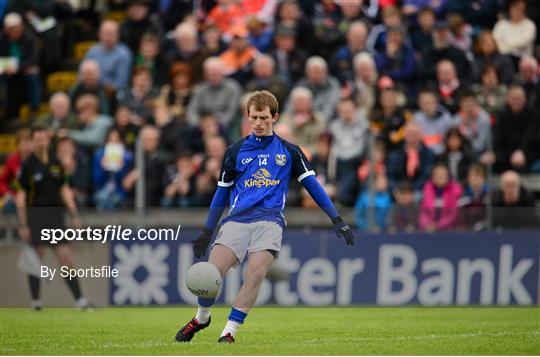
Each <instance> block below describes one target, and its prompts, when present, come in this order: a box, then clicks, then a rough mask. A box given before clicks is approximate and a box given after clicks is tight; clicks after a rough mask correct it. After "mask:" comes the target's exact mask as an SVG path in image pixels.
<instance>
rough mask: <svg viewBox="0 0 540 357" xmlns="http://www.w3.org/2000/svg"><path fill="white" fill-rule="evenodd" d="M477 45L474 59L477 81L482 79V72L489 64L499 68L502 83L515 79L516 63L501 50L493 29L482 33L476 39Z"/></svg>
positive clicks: (508, 82)
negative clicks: (498, 47)
mask: <svg viewBox="0 0 540 357" xmlns="http://www.w3.org/2000/svg"><path fill="white" fill-rule="evenodd" d="M476 47H477V48H478V52H477V54H476V57H475V60H474V67H475V78H476V81H479V80H480V79H481V78H480V72H481V71H482V69H483V68H484V67H485V66H487V65H491V66H494V67H495V68H497V71H498V72H499V74H500V77H501V82H502V83H504V84H510V83H511V82H512V81H513V80H514V75H515V73H514V72H515V71H514V64H513V63H512V60H511V59H510V57H508V56H507V55H503V54H502V53H500V52H499V50H498V49H497V42H495V38H494V37H493V34H492V33H491V31H483V32H482V33H480V35H479V36H478V40H477V41H476Z"/></svg>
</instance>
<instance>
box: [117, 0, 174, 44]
mask: <svg viewBox="0 0 540 357" xmlns="http://www.w3.org/2000/svg"><path fill="white" fill-rule="evenodd" d="M149 6H150V1H149V0H132V1H130V2H129V3H128V7H127V16H126V18H125V19H124V21H123V22H122V24H121V25H120V41H122V43H124V44H125V45H126V46H128V47H129V49H130V50H131V52H132V53H137V52H138V51H139V48H140V47H141V40H142V38H143V36H144V35H145V34H147V33H151V34H153V35H155V36H156V37H157V38H158V39H161V38H162V37H163V29H162V26H161V23H160V21H159V20H158V19H157V18H156V17H154V16H151V14H150V8H149Z"/></svg>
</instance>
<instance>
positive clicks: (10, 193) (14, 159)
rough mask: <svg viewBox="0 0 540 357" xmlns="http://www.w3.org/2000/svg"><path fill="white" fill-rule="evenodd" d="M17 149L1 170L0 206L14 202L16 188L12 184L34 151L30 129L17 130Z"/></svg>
mask: <svg viewBox="0 0 540 357" xmlns="http://www.w3.org/2000/svg"><path fill="white" fill-rule="evenodd" d="M16 137H17V139H16V140H17V151H15V152H14V153H12V154H11V155H9V156H8V157H7V159H6V163H5V165H4V168H3V169H2V171H1V172H0V198H1V200H0V202H1V204H0V206H2V207H7V206H9V205H10V204H13V199H14V197H15V188H14V187H13V186H12V184H13V182H14V181H15V178H16V177H17V173H18V172H19V169H20V167H21V163H22V162H24V161H25V160H26V159H27V158H28V156H30V154H31V153H32V140H31V135H30V130H29V129H21V130H19V131H18V132H17V135H16Z"/></svg>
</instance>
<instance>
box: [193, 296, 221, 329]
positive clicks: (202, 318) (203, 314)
mask: <svg viewBox="0 0 540 357" xmlns="http://www.w3.org/2000/svg"><path fill="white" fill-rule="evenodd" d="M215 302H216V299H204V298H198V299H197V303H198V304H199V308H198V309H197V315H196V316H195V318H196V319H197V321H199V323H202V324H205V323H206V322H207V321H208V319H209V318H210V307H212V305H214V303H215Z"/></svg>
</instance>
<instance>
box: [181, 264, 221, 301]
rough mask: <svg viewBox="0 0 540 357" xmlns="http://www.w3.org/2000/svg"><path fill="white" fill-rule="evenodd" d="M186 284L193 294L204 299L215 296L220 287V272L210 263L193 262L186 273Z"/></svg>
mask: <svg viewBox="0 0 540 357" xmlns="http://www.w3.org/2000/svg"><path fill="white" fill-rule="evenodd" d="M186 286H187V288H188V289H189V291H191V293H192V294H193V295H196V296H198V297H202V298H206V299H212V298H215V297H216V296H217V294H218V292H219V288H220V287H221V274H220V273H219V270H218V269H217V268H216V267H215V266H214V265H213V264H211V263H207V262H200V263H196V264H193V265H192V266H190V267H189V269H188V271H187V274H186Z"/></svg>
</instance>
